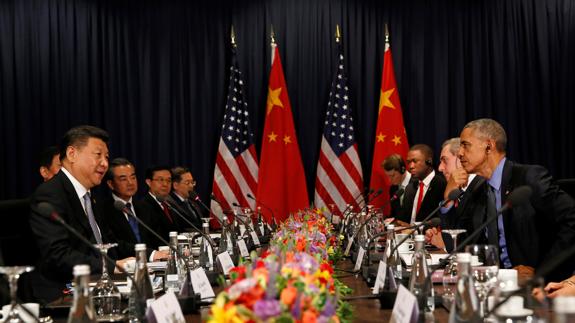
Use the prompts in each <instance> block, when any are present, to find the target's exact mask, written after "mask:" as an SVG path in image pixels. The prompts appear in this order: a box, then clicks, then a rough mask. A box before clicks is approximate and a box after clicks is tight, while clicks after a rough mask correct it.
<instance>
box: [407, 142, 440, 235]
mask: <svg viewBox="0 0 575 323" xmlns="http://www.w3.org/2000/svg"><path fill="white" fill-rule="evenodd" d="M406 162H407V169H408V171H409V172H410V173H411V183H410V184H409V185H408V186H407V187H406V189H405V193H404V194H405V197H404V206H403V208H402V214H401V216H400V219H399V220H401V221H403V222H405V223H410V224H413V223H414V222H419V221H422V220H423V219H424V218H425V217H426V216H427V215H429V214H430V213H431V212H432V211H433V210H434V209H435V208H436V207H437V206H438V205H439V202H441V201H442V200H443V192H444V191H445V185H446V183H445V178H443V176H442V175H441V174H436V173H435V170H434V169H433V150H432V149H431V147H429V146H428V145H424V144H418V145H414V146H412V147H411V148H410V149H409V152H408V153H407V160H406Z"/></svg>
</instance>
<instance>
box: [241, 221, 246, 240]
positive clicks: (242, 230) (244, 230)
mask: <svg viewBox="0 0 575 323" xmlns="http://www.w3.org/2000/svg"><path fill="white" fill-rule="evenodd" d="M244 233H246V226H245V225H243V224H240V236H242V237H243V236H244Z"/></svg>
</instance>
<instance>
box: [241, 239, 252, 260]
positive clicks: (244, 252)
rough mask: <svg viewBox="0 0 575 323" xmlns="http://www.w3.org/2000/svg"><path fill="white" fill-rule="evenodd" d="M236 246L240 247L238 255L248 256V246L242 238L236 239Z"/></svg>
mask: <svg viewBox="0 0 575 323" xmlns="http://www.w3.org/2000/svg"><path fill="white" fill-rule="evenodd" d="M238 248H239V249H240V255H242V257H244V258H248V257H249V256H250V252H249V250H248V246H247V245H246V242H245V241H244V239H238Z"/></svg>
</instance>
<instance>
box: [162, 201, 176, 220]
mask: <svg viewBox="0 0 575 323" xmlns="http://www.w3.org/2000/svg"><path fill="white" fill-rule="evenodd" d="M162 209H163V210H164V214H165V215H166V218H168V221H169V222H170V223H174V220H173V219H172V215H171V214H170V210H169V209H168V203H166V202H165V201H164V202H162Z"/></svg>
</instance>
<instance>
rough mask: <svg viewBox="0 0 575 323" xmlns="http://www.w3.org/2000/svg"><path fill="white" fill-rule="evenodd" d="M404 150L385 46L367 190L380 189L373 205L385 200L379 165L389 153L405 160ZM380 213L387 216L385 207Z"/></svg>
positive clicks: (385, 181) (385, 182)
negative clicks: (379, 193)
mask: <svg viewBox="0 0 575 323" xmlns="http://www.w3.org/2000/svg"><path fill="white" fill-rule="evenodd" d="M408 150H409V145H408V143H407V134H406V133H405V127H404V125H403V114H402V112H401V104H400V102H399V93H398V92H397V83H396V82H395V73H394V71H393V60H392V58H391V49H390V48H389V43H386V44H385V54H384V57H383V74H382V76H381V94H380V97H379V113H378V117H377V128H376V131H375V145H374V148H373V162H372V164H371V183H370V187H371V188H373V189H375V190H378V189H380V188H381V189H382V190H383V192H382V194H381V195H379V196H378V197H377V198H375V199H374V200H373V201H372V204H373V205H374V206H376V207H381V206H383V204H384V203H385V202H386V201H388V200H389V186H390V183H389V179H388V178H387V176H386V175H385V171H384V170H383V167H381V163H382V162H383V160H384V159H385V158H386V157H387V156H389V155H390V154H400V155H401V156H402V157H403V158H404V160H405V157H406V156H407V151H408ZM383 211H384V214H389V205H388V204H386V207H385V209H384V210H383Z"/></svg>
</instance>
